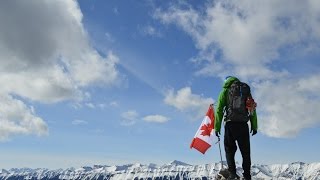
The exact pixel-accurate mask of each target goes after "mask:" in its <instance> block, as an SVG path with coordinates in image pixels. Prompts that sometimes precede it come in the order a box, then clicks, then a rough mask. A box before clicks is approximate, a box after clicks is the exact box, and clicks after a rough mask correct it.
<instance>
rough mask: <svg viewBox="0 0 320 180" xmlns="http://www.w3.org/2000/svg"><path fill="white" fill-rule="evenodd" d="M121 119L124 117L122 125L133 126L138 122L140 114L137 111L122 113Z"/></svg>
mask: <svg viewBox="0 0 320 180" xmlns="http://www.w3.org/2000/svg"><path fill="white" fill-rule="evenodd" d="M121 117H122V121H121V125H123V126H132V125H134V124H135V123H136V122H137V120H138V117H139V114H138V112H137V111H135V110H130V111H126V112H124V113H122V114H121Z"/></svg>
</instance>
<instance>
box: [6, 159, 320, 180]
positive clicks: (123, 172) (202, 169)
mask: <svg viewBox="0 0 320 180" xmlns="http://www.w3.org/2000/svg"><path fill="white" fill-rule="evenodd" d="M224 166H225V162H224ZM237 166H238V168H237V170H238V174H239V175H240V174H241V171H242V169H241V167H240V165H239V164H237ZM220 167H221V164H220V163H213V164H205V165H190V164H187V163H184V162H180V161H172V162H170V163H168V164H165V165H162V166H158V165H156V164H149V165H143V164H139V163H136V164H128V165H122V166H105V165H94V166H93V167H81V168H77V169H76V168H68V169H65V170H63V169H58V170H49V169H43V168H38V169H30V168H21V169H18V168H12V169H10V170H5V169H2V170H0V179H44V180H45V179H88V180H91V179H92V180H96V179H110V180H165V179H168V180H169V179H170V180H171V179H172V180H178V179H181V180H184V179H201V180H205V179H214V177H215V175H216V174H217V172H218V171H219V170H220ZM251 169H252V175H253V179H279V180H289V179H290V180H291V179H297V180H299V179H300V180H305V179H307V180H320V163H311V164H306V163H302V162H296V163H291V164H274V165H259V164H255V165H253V166H252V168H251Z"/></svg>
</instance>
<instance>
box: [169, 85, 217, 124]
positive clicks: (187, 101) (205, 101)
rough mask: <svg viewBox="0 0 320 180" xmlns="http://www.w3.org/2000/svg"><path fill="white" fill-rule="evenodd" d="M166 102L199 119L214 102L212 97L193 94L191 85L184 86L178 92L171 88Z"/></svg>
mask: <svg viewBox="0 0 320 180" xmlns="http://www.w3.org/2000/svg"><path fill="white" fill-rule="evenodd" d="M164 102H165V103H166V104H168V105H171V106H173V107H175V108H177V109H179V110H180V111H183V112H186V113H187V114H189V115H191V117H192V118H193V119H194V120H199V118H201V117H202V116H203V115H204V113H205V112H206V109H207V107H208V106H209V105H210V104H212V103H213V102H214V100H213V99H212V98H205V97H202V96H200V95H197V94H193V93H192V91H191V87H184V88H182V89H180V90H178V91H177V92H175V91H174V90H173V89H171V90H169V91H168V92H167V94H166V96H165V99H164Z"/></svg>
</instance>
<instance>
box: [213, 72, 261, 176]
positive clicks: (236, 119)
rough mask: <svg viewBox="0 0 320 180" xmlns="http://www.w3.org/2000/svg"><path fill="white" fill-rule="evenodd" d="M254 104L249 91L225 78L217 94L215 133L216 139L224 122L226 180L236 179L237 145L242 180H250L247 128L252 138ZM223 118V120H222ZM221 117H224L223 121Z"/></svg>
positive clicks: (254, 124)
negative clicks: (239, 153) (239, 154)
mask: <svg viewBox="0 0 320 180" xmlns="http://www.w3.org/2000/svg"><path fill="white" fill-rule="evenodd" d="M255 107H256V103H255V102H254V100H253V99H252V96H251V91H250V87H249V86H248V85H247V84H246V83H242V82H240V81H239V79H238V78H236V77H233V76H228V77H226V79H225V81H224V85H223V89H222V91H221V92H220V95H219V98H218V101H217V108H216V115H215V117H216V119H215V133H216V136H217V137H219V135H220V130H221V123H222V121H223V120H224V122H225V127H224V129H225V133H224V147H225V152H226V159H227V164H228V170H229V173H230V176H229V177H228V179H239V176H238V175H237V173H236V165H235V159H234V158H235V153H236V151H237V145H236V142H237V143H238V146H239V149H240V152H241V155H242V160H243V161H242V168H243V171H244V172H243V177H244V179H246V180H251V173H250V169H251V157H250V134H249V126H248V121H250V125H251V131H250V132H251V133H252V136H253V135H255V134H256V133H257V129H258V123H257V114H256V110H255ZM224 115H225V116H224ZM223 116H224V117H223Z"/></svg>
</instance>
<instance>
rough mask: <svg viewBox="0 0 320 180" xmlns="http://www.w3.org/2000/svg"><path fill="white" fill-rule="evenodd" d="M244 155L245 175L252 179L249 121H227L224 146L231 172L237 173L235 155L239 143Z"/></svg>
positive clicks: (243, 166)
mask: <svg viewBox="0 0 320 180" xmlns="http://www.w3.org/2000/svg"><path fill="white" fill-rule="evenodd" d="M236 142H238V146H239V149H240V152H241V155H242V168H243V171H244V173H243V176H244V177H245V178H246V179H251V175H250V168H251V157H250V136H249V127H248V123H244V122H227V123H226V126H225V133H224V148H225V151H226V159H227V163H228V168H229V171H230V173H236V164H235V160H234V156H235V154H236V151H237V144H236Z"/></svg>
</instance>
